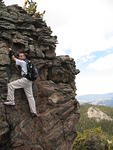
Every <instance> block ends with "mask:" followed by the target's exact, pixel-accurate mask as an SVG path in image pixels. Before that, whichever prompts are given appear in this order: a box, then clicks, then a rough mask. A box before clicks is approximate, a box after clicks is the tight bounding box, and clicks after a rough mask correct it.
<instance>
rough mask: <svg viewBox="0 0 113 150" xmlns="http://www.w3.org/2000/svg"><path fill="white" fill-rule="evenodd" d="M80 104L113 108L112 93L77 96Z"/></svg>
mask: <svg viewBox="0 0 113 150" xmlns="http://www.w3.org/2000/svg"><path fill="white" fill-rule="evenodd" d="M77 99H78V101H79V102H80V104H84V103H89V104H93V105H104V106H110V107H113V93H107V94H88V95H82V96H77Z"/></svg>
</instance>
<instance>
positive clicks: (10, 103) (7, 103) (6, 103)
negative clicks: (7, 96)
mask: <svg viewBox="0 0 113 150" xmlns="http://www.w3.org/2000/svg"><path fill="white" fill-rule="evenodd" d="M4 105H10V106H15V103H13V102H11V101H7V102H4Z"/></svg>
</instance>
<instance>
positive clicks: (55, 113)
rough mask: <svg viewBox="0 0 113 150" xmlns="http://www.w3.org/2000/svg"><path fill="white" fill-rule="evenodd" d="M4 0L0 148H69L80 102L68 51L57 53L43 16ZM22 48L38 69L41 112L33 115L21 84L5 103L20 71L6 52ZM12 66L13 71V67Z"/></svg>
mask: <svg viewBox="0 0 113 150" xmlns="http://www.w3.org/2000/svg"><path fill="white" fill-rule="evenodd" d="M2 6H3V4H1V1H0V150H71V146H72V143H73V140H74V139H75V137H76V129H75V128H76V124H77V121H78V118H79V104H78V102H77V100H76V99H75V95H76V86H75V75H77V74H78V73H79V70H77V69H76V65H75V62H74V60H73V59H72V58H70V57H69V56H56V54H55V48H56V44H57V37H56V36H52V31H51V29H50V27H48V26H47V25H46V23H45V21H43V19H42V18H41V17H34V16H30V15H29V14H27V13H26V11H25V10H23V9H22V8H21V7H19V6H17V5H12V6H7V7H6V6H3V7H2ZM8 47H12V48H13V49H14V51H15V53H16V54H18V52H19V51H21V50H24V51H25V52H26V54H27V55H28V57H29V59H31V60H32V61H33V62H34V64H35V65H36V66H37V67H38V69H39V78H38V79H37V80H36V81H35V82H34V84H33V92H34V97H35V100H36V106H37V112H38V113H39V114H40V116H39V117H38V118H32V117H31V114H30V110H29V106H28V102H27V99H26V96H25V94H24V91H23V89H19V90H16V91H15V102H16V106H15V107H13V106H7V107H6V106H4V105H3V102H4V101H5V100H6V95H7V83H8V82H10V81H12V80H15V79H17V78H19V77H20V75H19V74H18V68H16V67H15V65H14V63H13V62H10V60H9V58H8V50H7V49H8ZM11 70H12V72H11Z"/></svg>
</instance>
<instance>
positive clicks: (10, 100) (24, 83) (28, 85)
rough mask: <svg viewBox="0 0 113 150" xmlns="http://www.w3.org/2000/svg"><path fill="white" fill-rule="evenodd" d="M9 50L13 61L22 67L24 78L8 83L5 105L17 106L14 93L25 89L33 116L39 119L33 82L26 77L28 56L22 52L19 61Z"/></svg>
mask: <svg viewBox="0 0 113 150" xmlns="http://www.w3.org/2000/svg"><path fill="white" fill-rule="evenodd" d="M8 50H9V57H10V58H11V59H12V60H14V62H15V63H16V65H19V66H21V75H22V78H21V79H18V80H16V81H13V82H10V83H8V94H7V102H4V104H5V105H12V106H14V105H15V101H14V91H15V89H19V88H23V89H24V91H25V94H26V96H27V99H28V103H29V107H30V111H31V114H32V116H33V117H37V112H36V105H35V100H34V97H33V91H32V81H30V80H28V79H27V78H25V75H26V74H27V63H26V62H25V59H26V56H25V54H24V53H23V52H20V53H19V59H17V58H16V57H15V56H14V52H13V51H12V50H11V48H9V49H8Z"/></svg>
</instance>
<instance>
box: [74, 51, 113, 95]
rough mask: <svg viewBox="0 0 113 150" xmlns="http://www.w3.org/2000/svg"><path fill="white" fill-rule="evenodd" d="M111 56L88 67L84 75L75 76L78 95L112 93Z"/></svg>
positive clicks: (112, 60) (112, 58)
mask: <svg viewBox="0 0 113 150" xmlns="http://www.w3.org/2000/svg"><path fill="white" fill-rule="evenodd" d="M112 81H113V54H109V55H107V56H104V57H103V58H100V59H98V60H97V61H95V62H94V63H91V64H89V65H88V67H87V69H86V73H82V72H81V73H80V75H78V76H77V87H78V91H77V93H78V95H79V94H80V95H81V94H89V93H92V94H95V93H107V92H113V82H112Z"/></svg>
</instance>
